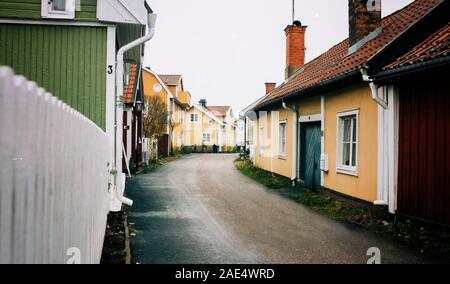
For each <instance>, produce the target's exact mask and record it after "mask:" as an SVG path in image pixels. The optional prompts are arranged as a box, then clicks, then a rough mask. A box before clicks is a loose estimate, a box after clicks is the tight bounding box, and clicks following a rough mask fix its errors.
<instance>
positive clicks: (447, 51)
mask: <svg viewBox="0 0 450 284" xmlns="http://www.w3.org/2000/svg"><path fill="white" fill-rule="evenodd" d="M445 56H450V23H448V24H447V25H446V26H445V27H443V28H442V29H440V30H438V31H437V32H435V33H433V34H431V35H430V36H429V37H428V38H427V39H425V40H424V41H423V42H421V43H420V44H418V45H417V46H415V47H414V48H413V49H411V50H410V51H409V52H407V53H406V54H404V55H403V56H401V57H400V58H398V59H397V60H395V61H394V62H392V63H391V64H389V65H388V66H386V67H384V68H383V69H384V70H390V69H395V68H398V67H404V66H408V65H413V64H416V63H420V62H424V61H428V60H431V59H436V58H441V57H445Z"/></svg>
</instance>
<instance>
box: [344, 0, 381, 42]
mask: <svg viewBox="0 0 450 284" xmlns="http://www.w3.org/2000/svg"><path fill="white" fill-rule="evenodd" d="M348 18H349V46H350V47H351V46H353V45H355V44H356V43H358V42H359V41H360V40H362V39H364V38H365V37H366V36H367V35H369V34H370V33H371V32H373V31H375V30H376V29H377V28H379V27H380V26H381V0H348Z"/></svg>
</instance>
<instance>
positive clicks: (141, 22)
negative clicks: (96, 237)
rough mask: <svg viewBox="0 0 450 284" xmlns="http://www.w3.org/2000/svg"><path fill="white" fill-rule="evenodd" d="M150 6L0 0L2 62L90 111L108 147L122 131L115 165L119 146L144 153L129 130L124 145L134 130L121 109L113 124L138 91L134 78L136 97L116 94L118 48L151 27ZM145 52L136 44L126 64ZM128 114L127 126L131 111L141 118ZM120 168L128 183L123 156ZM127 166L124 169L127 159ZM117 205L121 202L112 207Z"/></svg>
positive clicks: (123, 1) (115, 1)
mask: <svg viewBox="0 0 450 284" xmlns="http://www.w3.org/2000/svg"><path fill="white" fill-rule="evenodd" d="M150 13H152V10H151V9H150V7H149V6H148V5H147V3H146V2H145V0H109V1H102V0H99V1H96V0H89V1H64V0H53V1H48V0H18V1H0V65H7V66H10V67H12V68H13V69H14V71H15V73H16V74H21V75H23V76H25V77H26V78H28V79H29V80H33V81H35V82H37V83H38V85H40V86H42V87H43V88H45V89H46V90H47V91H48V92H51V93H52V94H53V95H55V96H56V97H58V98H59V99H61V100H62V101H64V102H65V103H67V104H68V105H70V106H71V107H73V108H74V109H76V110H77V111H79V112H81V113H82V114H84V115H85V116H87V117H88V118H89V119H90V120H92V121H93V122H94V123H95V124H96V125H98V126H99V127H100V128H102V129H103V130H104V131H105V132H106V133H107V134H108V135H109V137H110V139H111V143H110V145H108V147H109V146H113V145H114V144H115V142H114V141H115V137H117V140H118V142H117V144H116V147H115V148H116V149H114V150H112V151H111V163H110V164H109V166H110V167H111V166H112V161H114V160H115V161H117V160H120V159H121V158H122V155H119V154H118V153H122V152H125V153H127V155H128V156H130V157H131V156H134V158H135V159H137V160H139V159H140V158H139V157H137V155H136V153H135V152H136V151H132V150H131V148H135V149H136V147H137V146H136V145H137V144H136V143H139V139H137V136H136V135H135V139H131V138H126V139H125V140H124V142H126V141H129V144H128V145H127V146H128V149H127V150H126V151H122V148H123V146H122V134H126V135H128V134H130V136H131V131H130V133H128V132H127V133H122V130H121V128H122V119H121V115H120V116H117V119H118V123H117V124H115V117H116V109H118V110H120V109H121V107H122V106H123V103H124V104H125V108H126V110H127V111H130V112H133V111H135V110H131V108H133V107H135V106H136V104H135V102H136V100H134V99H135V98H139V96H140V95H139V82H138V79H136V80H135V82H134V83H135V84H134V85H133V86H132V88H131V95H132V97H133V98H132V101H125V102H124V101H123V98H118V99H119V101H117V102H116V98H115V95H116V54H117V52H118V50H119V49H120V48H121V47H123V46H125V45H127V44H128V43H130V42H132V41H134V40H136V39H138V38H141V37H143V36H144V35H145V34H146V27H147V23H148V14H150ZM143 55H144V48H143V47H142V46H139V47H136V48H134V49H131V50H129V51H128V52H126V53H125V55H124V61H125V62H126V63H127V64H128V66H140V65H141V64H142V62H141V61H142V58H143ZM131 70H132V68H126V73H125V76H124V77H125V78H131V77H132V76H130V75H131V74H130V72H131ZM135 75H136V74H135ZM124 83H125V84H124V85H125V86H127V82H124ZM125 93H126V90H125ZM116 107H117V108H116ZM135 114H136V112H135ZM125 118H126V119H124V120H125V121H124V122H126V123H125V127H127V128H128V127H130V129H134V128H136V127H137V123H136V124H134V123H133V125H131V121H133V119H134V121H135V122H136V121H137V120H135V118H136V116H134V115H129V116H128V117H127V116H126V115H125ZM116 125H117V130H116ZM124 132H125V131H124ZM132 140H133V142H131V141H132ZM132 144H133V145H132ZM131 152H133V153H135V154H134V155H133V154H132V153H131ZM115 153H116V156H118V157H117V158H116V159H114V158H113V157H114V155H115ZM130 154H131V155H130ZM117 163H118V162H117ZM116 170H117V171H118V175H120V176H121V178H119V179H118V184H120V185H119V186H118V187H120V188H121V189H122V190H123V186H124V185H123V182H121V180H122V177H123V175H122V173H121V172H122V165H121V164H120V163H118V165H117V169H115V170H114V171H113V172H115V171H116ZM123 170H124V171H127V169H126V167H124V168H123ZM119 191H120V189H119ZM119 208H120V204H117V206H115V209H119Z"/></svg>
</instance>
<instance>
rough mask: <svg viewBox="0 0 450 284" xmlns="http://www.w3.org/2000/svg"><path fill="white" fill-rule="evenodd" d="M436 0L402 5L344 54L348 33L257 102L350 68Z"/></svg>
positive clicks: (361, 61) (374, 51)
mask: <svg viewBox="0 0 450 284" xmlns="http://www.w3.org/2000/svg"><path fill="white" fill-rule="evenodd" d="M440 3H442V0H415V1H413V2H412V3H410V4H409V5H406V6H405V7H403V8H402V9H399V10H397V11H395V12H393V13H391V14H389V15H387V16H385V17H383V18H382V19H381V25H382V26H383V30H382V32H381V33H380V34H378V35H377V36H376V37H375V38H373V39H371V40H369V41H368V42H367V43H365V44H364V45H363V46H361V47H360V48H359V49H358V50H357V51H356V52H354V53H352V54H348V45H349V44H348V37H347V38H345V39H343V40H342V41H340V42H338V43H337V44H335V45H333V46H332V47H331V48H329V49H328V50H326V51H325V52H323V53H321V54H320V55H319V56H317V57H315V58H314V59H312V60H311V61H309V62H307V63H306V64H305V65H304V66H303V67H302V70H301V71H300V72H298V73H297V74H296V75H294V76H292V77H291V78H288V79H287V80H286V81H284V82H283V84H281V85H280V86H278V87H276V88H275V89H274V91H273V92H271V94H270V95H269V96H267V97H266V98H265V99H263V100H262V101H261V102H260V103H259V104H258V106H261V105H265V104H266V103H269V102H271V101H272V100H275V99H280V98H282V97H284V96H286V95H289V94H292V93H295V92H298V91H301V90H305V89H308V88H310V87H313V86H315V85H318V84H321V83H322V82H324V81H327V80H329V79H332V78H337V77H339V76H341V75H344V74H347V73H350V72H352V71H354V70H355V69H356V68H358V67H360V66H361V65H363V64H364V62H366V61H367V60H368V59H369V58H370V57H371V56H373V54H375V53H376V52H377V51H379V50H381V49H383V47H385V46H386V45H388V44H389V42H391V41H392V40H394V39H395V38H396V36H398V35H399V34H401V32H402V31H405V30H408V29H409V28H410V27H411V26H412V25H414V24H415V23H417V22H418V21H419V20H420V19H421V18H422V17H423V16H424V15H426V14H427V12H429V11H430V10H431V9H433V7H436V6H437V5H439V4H440ZM258 106H257V108H258Z"/></svg>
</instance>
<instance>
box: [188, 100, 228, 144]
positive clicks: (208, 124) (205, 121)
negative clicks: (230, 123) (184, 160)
mask: <svg viewBox="0 0 450 284" xmlns="http://www.w3.org/2000/svg"><path fill="white" fill-rule="evenodd" d="M191 114H193V115H197V116H198V121H197V122H195V121H194V122H192V121H191ZM185 121H186V123H185V127H184V129H185V132H186V141H185V144H184V146H202V145H206V146H212V145H219V143H220V142H219V139H220V137H219V136H220V134H219V133H220V131H221V128H222V125H221V124H220V123H219V122H218V121H217V120H214V119H213V118H211V117H210V116H208V115H206V114H205V113H204V112H202V111H201V110H199V109H198V108H197V107H191V108H190V109H189V110H187V111H186V117H185ZM203 133H205V134H209V135H210V141H209V142H208V141H206V142H204V141H203Z"/></svg>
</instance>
